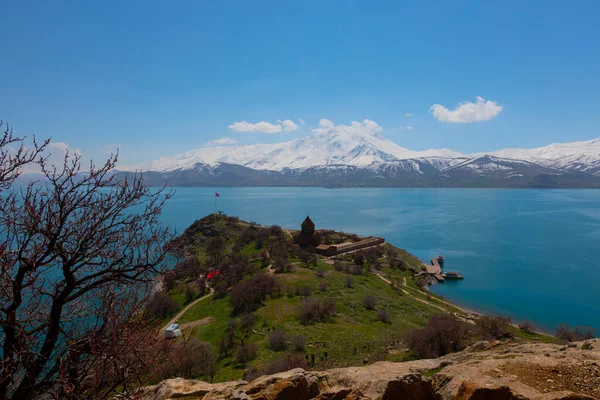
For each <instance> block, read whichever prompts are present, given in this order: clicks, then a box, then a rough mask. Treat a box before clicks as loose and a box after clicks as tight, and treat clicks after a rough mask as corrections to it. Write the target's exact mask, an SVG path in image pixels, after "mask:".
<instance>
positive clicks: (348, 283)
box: [345, 276, 354, 288]
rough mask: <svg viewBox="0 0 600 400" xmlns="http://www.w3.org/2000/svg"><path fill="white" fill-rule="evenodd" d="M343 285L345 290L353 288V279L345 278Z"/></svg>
mask: <svg viewBox="0 0 600 400" xmlns="http://www.w3.org/2000/svg"><path fill="white" fill-rule="evenodd" d="M345 284H346V287H347V288H351V287H352V286H354V278H352V277H351V276H347V277H346V281H345Z"/></svg>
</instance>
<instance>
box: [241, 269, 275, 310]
mask: <svg viewBox="0 0 600 400" xmlns="http://www.w3.org/2000/svg"><path fill="white" fill-rule="evenodd" d="M279 290H280V287H279V281H278V280H277V278H276V277H275V276H273V275H270V274H266V273H258V274H255V275H254V276H252V277H251V278H250V279H248V280H245V281H242V282H240V283H238V284H237V285H235V286H234V287H233V288H232V289H231V291H230V296H231V306H232V307H233V312H234V313H240V312H252V311H255V310H257V309H258V308H259V307H260V306H261V305H262V302H263V300H265V298H266V297H267V296H269V295H273V294H275V293H278V292H279Z"/></svg>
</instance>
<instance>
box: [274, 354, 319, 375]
mask: <svg viewBox="0 0 600 400" xmlns="http://www.w3.org/2000/svg"><path fill="white" fill-rule="evenodd" d="M308 367H309V365H308V362H307V361H306V359H305V358H304V357H303V356H301V355H300V354H298V353H288V354H286V355H284V356H283V357H280V358H277V359H275V360H273V361H271V362H270V363H269V364H267V366H266V367H265V370H264V373H265V374H267V375H272V374H277V373H280V372H285V371H289V370H290V369H294V368H303V369H307V368H308Z"/></svg>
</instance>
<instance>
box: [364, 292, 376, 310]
mask: <svg viewBox="0 0 600 400" xmlns="http://www.w3.org/2000/svg"><path fill="white" fill-rule="evenodd" d="M377 303H379V299H378V298H377V297H376V296H372V295H368V296H365V297H363V300H362V304H363V307H365V308H366V309H367V310H374V309H375V306H376V305H377Z"/></svg>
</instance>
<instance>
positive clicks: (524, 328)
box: [519, 321, 535, 333]
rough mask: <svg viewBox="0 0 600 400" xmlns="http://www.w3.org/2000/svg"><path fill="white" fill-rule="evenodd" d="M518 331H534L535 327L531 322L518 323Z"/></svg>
mask: <svg viewBox="0 0 600 400" xmlns="http://www.w3.org/2000/svg"><path fill="white" fill-rule="evenodd" d="M519 329H520V330H522V331H523V332H526V333H531V332H533V331H535V325H533V322H531V321H522V322H521V323H519Z"/></svg>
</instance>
